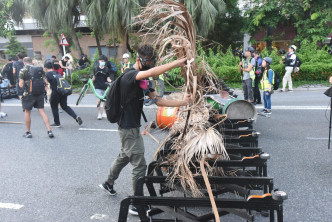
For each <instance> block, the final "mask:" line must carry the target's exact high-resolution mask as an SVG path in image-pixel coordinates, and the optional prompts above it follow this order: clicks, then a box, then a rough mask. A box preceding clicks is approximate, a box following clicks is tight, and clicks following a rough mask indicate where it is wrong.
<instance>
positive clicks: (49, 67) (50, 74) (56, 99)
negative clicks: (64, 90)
mask: <svg viewBox="0 0 332 222" xmlns="http://www.w3.org/2000/svg"><path fill="white" fill-rule="evenodd" d="M44 68H45V70H46V79H47V81H48V82H49V83H50V86H51V89H52V94H51V98H50V104H51V108H52V114H53V118H54V123H53V124H51V126H55V127H60V126H61V125H60V118H59V109H58V104H59V103H60V106H61V108H62V109H63V110H64V111H65V112H66V113H68V114H69V115H70V116H71V117H73V118H74V119H75V120H76V122H77V123H78V124H79V125H82V122H83V121H82V119H81V117H79V116H77V115H76V113H75V112H74V111H73V110H72V109H71V108H70V107H69V106H68V105H67V96H62V95H59V94H58V91H57V79H56V76H57V75H59V74H58V73H57V72H56V71H54V70H53V64H52V62H46V63H45V65H44ZM60 77H61V76H60Z"/></svg>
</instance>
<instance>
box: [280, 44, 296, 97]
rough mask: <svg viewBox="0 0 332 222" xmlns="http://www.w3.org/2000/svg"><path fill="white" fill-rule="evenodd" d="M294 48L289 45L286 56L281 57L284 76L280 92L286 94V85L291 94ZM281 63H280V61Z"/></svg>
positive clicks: (294, 62)
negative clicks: (283, 64)
mask: <svg viewBox="0 0 332 222" xmlns="http://www.w3.org/2000/svg"><path fill="white" fill-rule="evenodd" d="M295 51H296V46H295V45H291V46H290V47H289V48H288V53H287V55H286V56H282V59H284V63H285V75H284V78H283V79H282V90H280V92H286V86H287V83H288V92H293V82H292V72H293V71H294V67H295V65H296V54H295ZM281 62H282V61H281Z"/></svg>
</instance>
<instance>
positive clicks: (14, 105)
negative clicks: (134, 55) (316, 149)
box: [2, 103, 329, 110]
mask: <svg viewBox="0 0 332 222" xmlns="http://www.w3.org/2000/svg"><path fill="white" fill-rule="evenodd" d="M2 106H3V107H22V105H21V104H8V103H7V104H6V103H2ZM44 106H45V107H50V105H49V104H45V105H44ZM68 106H71V107H75V109H76V108H96V105H79V106H76V105H75V104H68ZM157 108H158V107H157V106H155V105H152V106H144V109H157ZM262 108H263V106H256V109H262ZM272 109H274V110H275V109H279V110H326V109H329V107H327V106H272Z"/></svg>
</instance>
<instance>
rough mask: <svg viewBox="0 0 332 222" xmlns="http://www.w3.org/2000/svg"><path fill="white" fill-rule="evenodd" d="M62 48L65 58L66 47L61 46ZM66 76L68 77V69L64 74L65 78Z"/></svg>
mask: <svg viewBox="0 0 332 222" xmlns="http://www.w3.org/2000/svg"><path fill="white" fill-rule="evenodd" d="M62 48H63V56H65V55H66V46H64V45H62ZM66 65H67V64H66ZM67 76H68V69H66V74H65V77H67Z"/></svg>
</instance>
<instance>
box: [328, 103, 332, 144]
mask: <svg viewBox="0 0 332 222" xmlns="http://www.w3.org/2000/svg"><path fill="white" fill-rule="evenodd" d="M331 118H332V97H331V102H330V125H329V145H328V146H327V147H328V149H330V146H331Z"/></svg>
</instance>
